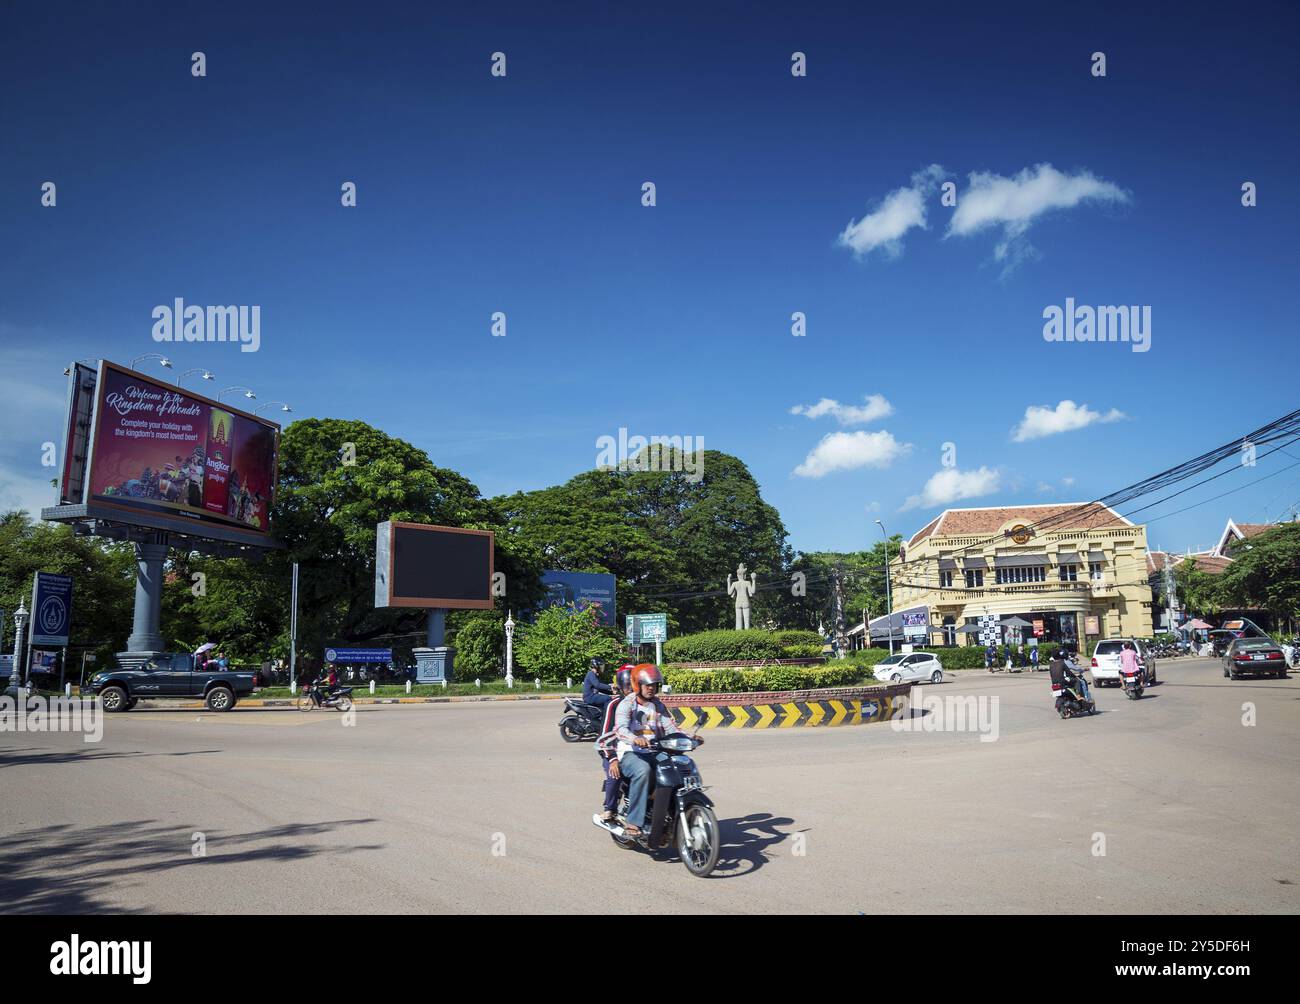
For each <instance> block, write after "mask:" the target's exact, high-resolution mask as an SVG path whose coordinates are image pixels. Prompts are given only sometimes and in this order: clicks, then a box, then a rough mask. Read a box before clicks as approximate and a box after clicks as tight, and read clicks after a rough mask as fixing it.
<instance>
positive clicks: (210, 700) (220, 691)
mask: <svg viewBox="0 0 1300 1004" xmlns="http://www.w3.org/2000/svg"><path fill="white" fill-rule="evenodd" d="M203 703H204V704H206V705H207V707H208V710H209V711H229V710H230V709H231V708H233V707H234V706H235V692H234V691H233V690H231V689H230V688H229V687H213V688H212V689H211V690H209V691H208V696H207V698H206V699H205V700H204V702H203Z"/></svg>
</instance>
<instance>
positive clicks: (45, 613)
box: [31, 572, 72, 645]
mask: <svg viewBox="0 0 1300 1004" xmlns="http://www.w3.org/2000/svg"><path fill="white" fill-rule="evenodd" d="M71 623H72V576H71V575H52V574H50V573H49V572H37V573H36V582H35V583H34V584H33V586H32V637H31V644H33V645H66V644H67V643H68V627H69V625H70V624H71Z"/></svg>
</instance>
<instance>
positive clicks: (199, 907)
mask: <svg viewBox="0 0 1300 1004" xmlns="http://www.w3.org/2000/svg"><path fill="white" fill-rule="evenodd" d="M375 821H376V820H374V819H335V820H327V821H325V822H320V823H288V824H285V825H282V826H272V827H268V828H267V829H264V830H256V831H252V832H248V833H223V832H222V831H220V830H212V829H207V830H203V831H202V832H203V836H204V841H205V844H206V848H205V849H206V854H204V855H203V856H198V857H196V856H195V854H194V847H195V841H194V837H195V834H197V833H198V832H200V828H199V827H195V826H187V825H181V824H174V823H167V824H161V823H159V822H158V821H157V820H152V819H143V820H129V821H126V822H121V823H110V824H106V825H103V826H83V827H75V826H71V825H69V824H66V823H62V824H55V825H52V826H42V827H37V828H35V829H30V830H23V831H21V832H17V833H8V834H4V835H2V836H0V904H3V905H2V906H0V912H3V913H6V914H13V913H37V914H86V913H101V912H113V913H125V912H129V911H126V910H123V908H122V907H121V906H119V905H117V904H116V903H115V902H113V901H112V900H110V899H109V898H108V894H109V893H110V891H111V890H112V889H114V888H115V887H117V888H120V887H121V886H122V885H123V884H125V883H130V882H132V881H136V880H142V879H145V878H146V877H147V876H148V875H150V874H153V873H161V872H166V871H170V870H171V869H174V868H215V867H219V866H221V865H227V864H237V863H240V862H245V861H278V862H285V863H292V862H296V861H302V860H305V859H307V858H311V857H315V856H317V855H321V854H348V853H352V852H354V851H359V850H376V849H379V845H361V844H354V845H349V846H343V847H340V846H329V847H321V846H313V845H312V844H311V843H310V839H311V838H312V837H314V836H318V835H320V834H324V833H330V832H332V831H334V830H338V829H342V828H343V827H347V826H360V825H364V824H366V823H373V822H375ZM254 844H257V845H259V846H252V845H254ZM261 845H265V846H261ZM190 907H191V909H192V910H193V912H195V913H202V912H204V904H203V903H202V902H194V903H192V904H191V905H190ZM139 912H144V911H139Z"/></svg>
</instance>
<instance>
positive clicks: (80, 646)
mask: <svg viewBox="0 0 1300 1004" xmlns="http://www.w3.org/2000/svg"><path fill="white" fill-rule="evenodd" d="M38 571H39V572H54V573H56V574H58V575H71V576H72V579H73V585H72V623H71V626H70V635H69V640H68V646H69V650H70V657H71V661H72V662H73V665H72V666H70V667H69V668H70V669H71V670H72V671H74V672H75V671H76V669H77V668H79V665H80V664H79V661H77V660H78V659H79V653H80V651H91V652H94V653H96V655H97V657H98V658H99V660H100V661H101V662H103V661H105V660H107V659H109V658H111V656H112V654H113V653H114V652H120V651H122V650H123V649H125V648H126V639H127V636H128V635H130V633H131V615H132V611H133V609H134V603H135V558H134V554H133V552H132V550H131V547H130V545H127V544H118V543H113V542H108V541H103V540H101V539H99V538H96V537H79V536H77V535H75V534H74V533H73V532H72V529H71V527H68V526H63V525H59V524H54V523H45V522H40V521H33V520H31V519H29V518H28V517H27V515H26V514H25V513H22V512H9V513H5V514H4V515H2V516H0V608H3V609H4V610H5V611H6V617H5V637H6V639H7V641H6V642H5V643H4V644H3V645H0V648H3V650H4V651H6V652H10V651H12V650H13V648H12V646H13V637H14V619H13V612H14V611H15V610H16V609H17V608H18V604H19V602H20V601H21V602H23V603H24V604H30V603H31V596H32V581H33V578H34V577H35V574H36V573H37V572H38ZM30 623H31V622H30V620H29V621H28V625H29V626H28V638H30V637H31V635H30Z"/></svg>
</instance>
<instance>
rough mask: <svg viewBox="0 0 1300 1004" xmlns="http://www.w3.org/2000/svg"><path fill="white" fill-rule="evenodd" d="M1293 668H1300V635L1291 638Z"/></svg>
mask: <svg viewBox="0 0 1300 1004" xmlns="http://www.w3.org/2000/svg"><path fill="white" fill-rule="evenodd" d="M1291 668H1292V669H1300V635H1297V636H1296V637H1294V638H1292V639H1291Z"/></svg>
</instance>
